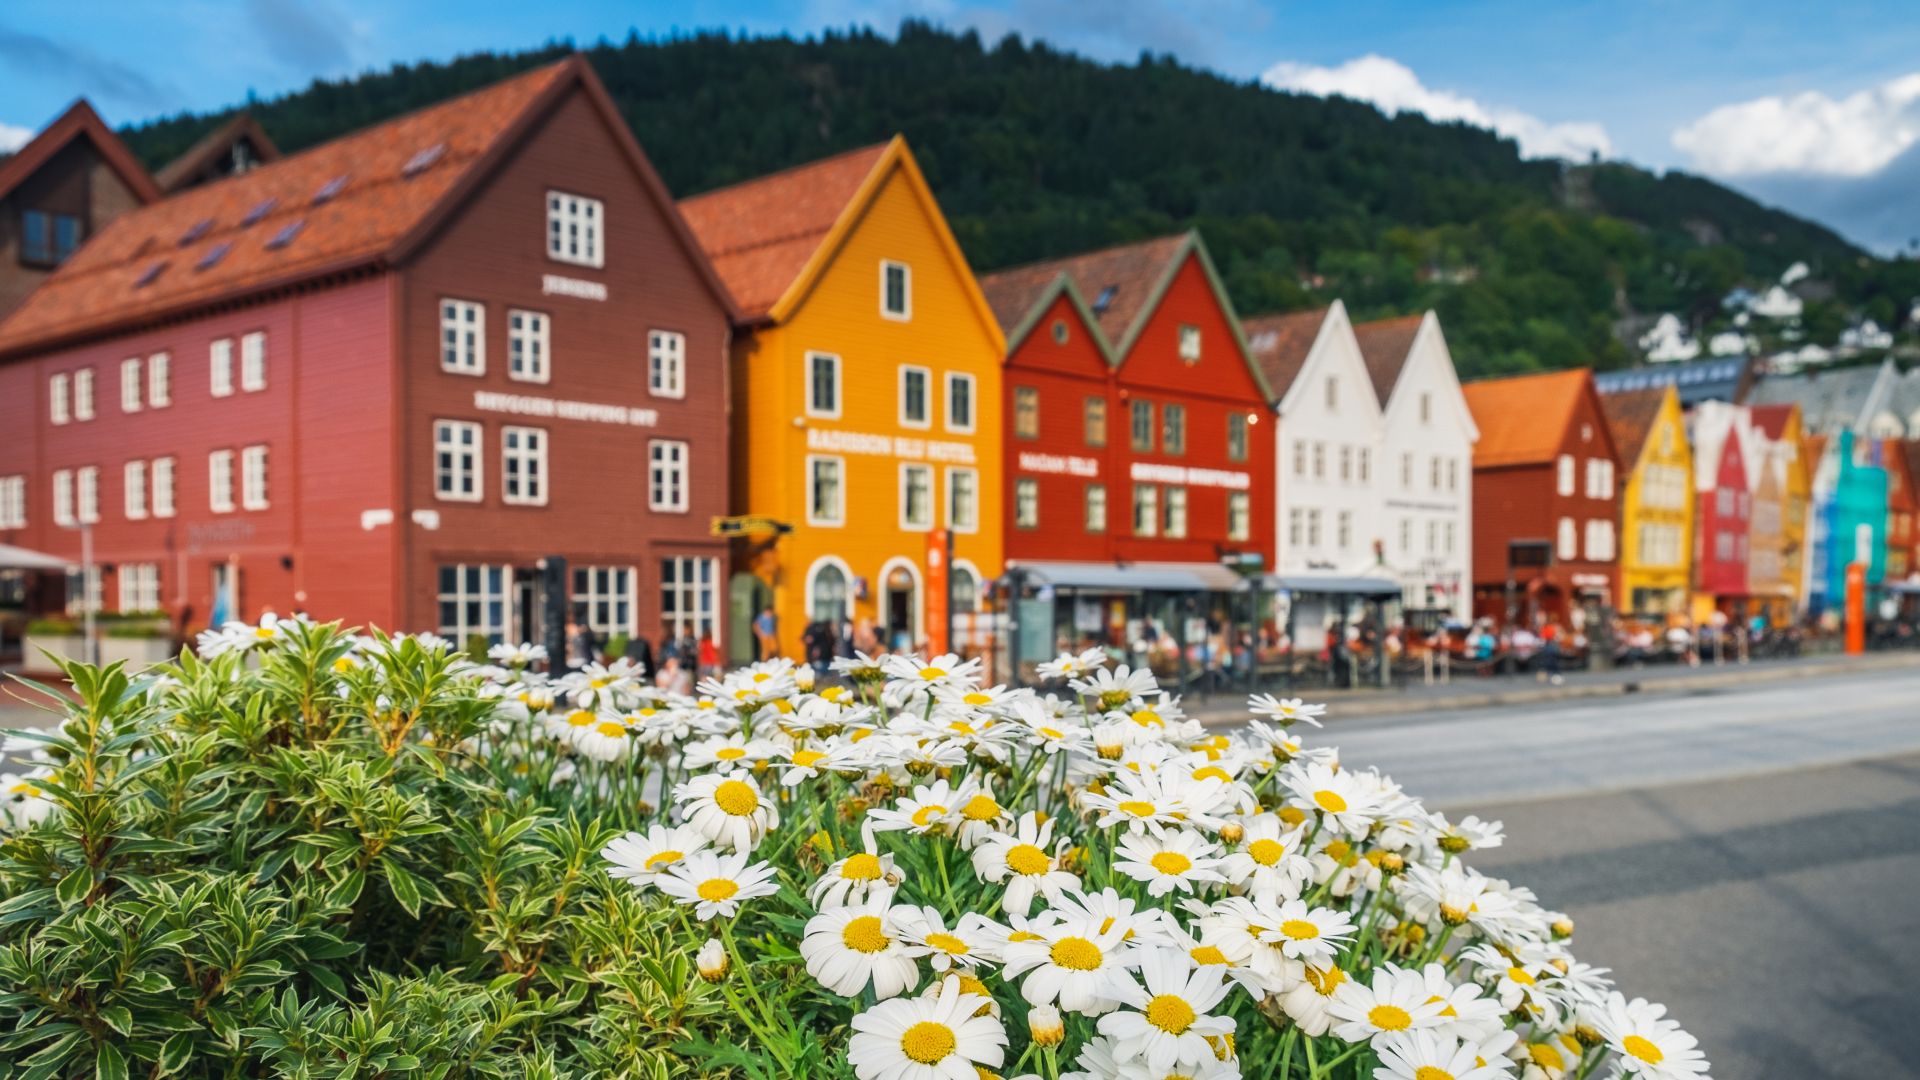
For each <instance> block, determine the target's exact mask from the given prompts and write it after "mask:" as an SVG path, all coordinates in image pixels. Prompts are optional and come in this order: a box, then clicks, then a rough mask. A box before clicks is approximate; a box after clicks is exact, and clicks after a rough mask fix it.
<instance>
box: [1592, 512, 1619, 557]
mask: <svg viewBox="0 0 1920 1080" xmlns="http://www.w3.org/2000/svg"><path fill="white" fill-rule="evenodd" d="M1612 558H1613V522H1611V521H1608V520H1607V519H1605V518H1592V519H1589V520H1588V521H1587V560H1588V561H1589V562H1606V561H1607V560H1609V559H1612Z"/></svg>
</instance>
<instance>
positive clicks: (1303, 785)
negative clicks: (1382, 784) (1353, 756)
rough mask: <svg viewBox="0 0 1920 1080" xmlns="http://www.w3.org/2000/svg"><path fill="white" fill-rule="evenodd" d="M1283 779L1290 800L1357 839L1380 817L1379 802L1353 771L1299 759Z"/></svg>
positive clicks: (1283, 774) (1334, 828) (1331, 826)
mask: <svg viewBox="0 0 1920 1080" xmlns="http://www.w3.org/2000/svg"><path fill="white" fill-rule="evenodd" d="M1280 779H1281V783H1283V784H1285V785H1286V786H1287V787H1288V788H1289V789H1290V790H1291V791H1292V792H1293V798H1292V799H1291V800H1289V801H1290V802H1291V803H1292V804H1293V805H1295V806H1298V807H1300V808H1301V809H1304V810H1306V811H1308V812H1309V813H1317V814H1320V815H1321V820H1322V821H1323V822H1325V825H1326V827H1327V828H1328V829H1331V830H1336V831H1338V832H1342V833H1345V834H1346V835H1348V836H1351V837H1354V838H1355V839H1358V838H1359V837H1363V836H1365V835H1367V832H1368V830H1370V829H1371V828H1373V823H1374V821H1375V820H1377V818H1378V817H1379V811H1380V809H1381V807H1380V805H1379V803H1378V802H1376V801H1375V799H1374V798H1373V796H1372V794H1371V792H1369V790H1368V789H1367V787H1366V786H1365V785H1363V784H1362V783H1361V782H1360V781H1358V780H1357V779H1355V778H1354V776H1353V774H1352V773H1348V772H1335V771H1334V770H1333V769H1331V768H1329V767H1328V766H1326V765H1322V764H1319V763H1318V762H1314V763H1307V764H1303V763H1299V762H1296V763H1295V764H1293V765H1290V766H1288V767H1287V770H1286V771H1285V772H1284V773H1282V774H1281V777H1280Z"/></svg>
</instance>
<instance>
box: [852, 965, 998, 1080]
mask: <svg viewBox="0 0 1920 1080" xmlns="http://www.w3.org/2000/svg"><path fill="white" fill-rule="evenodd" d="M981 1004H982V999H981V998H980V997H979V996H978V995H975V994H966V993H962V992H961V990H960V980H959V979H957V978H949V979H947V980H946V982H945V983H943V984H942V985H941V987H940V994H939V996H937V997H919V998H896V999H894V1000H891V1001H882V1002H880V1003H879V1004H877V1005H875V1006H874V1007H873V1008H871V1009H868V1010H867V1011H866V1012H863V1013H861V1014H859V1015H858V1016H855V1017H854V1018H853V1038H852V1040H851V1041H850V1043H849V1044H848V1046H847V1063H848V1064H849V1065H852V1066H853V1071H854V1075H855V1076H857V1077H859V1080H973V1078H974V1077H976V1076H977V1075H980V1074H981V1073H983V1072H984V1071H985V1070H987V1069H992V1068H998V1067H999V1066H1000V1063H1001V1061H1002V1060H1003V1059H1004V1058H1005V1056H1006V1049H1007V1032H1006V1029H1005V1028H1003V1027H1001V1026H1000V1022H999V1021H998V1020H996V1019H994V1018H993V1017H992V1016H981V1015H978V1013H979V1011H980V1006H981Z"/></svg>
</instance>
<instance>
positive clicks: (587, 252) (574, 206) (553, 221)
mask: <svg viewBox="0 0 1920 1080" xmlns="http://www.w3.org/2000/svg"><path fill="white" fill-rule="evenodd" d="M606 216H607V208H606V206H605V204H603V203H601V201H600V200H599V199H589V198H587V197H585V196H583V195H570V194H568V193H567V192H564V191H549V192H547V258H549V259H552V260H554V261H555V262H563V263H573V264H574V265H576V266H595V267H598V266H604V265H606V251H605V248H604V244H603V240H602V237H603V236H604V234H605V229H606V224H607V223H606Z"/></svg>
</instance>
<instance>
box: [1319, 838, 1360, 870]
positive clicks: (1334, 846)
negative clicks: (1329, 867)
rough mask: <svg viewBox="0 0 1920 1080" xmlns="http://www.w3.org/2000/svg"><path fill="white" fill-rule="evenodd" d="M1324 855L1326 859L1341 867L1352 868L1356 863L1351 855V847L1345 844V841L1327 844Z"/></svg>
mask: <svg viewBox="0 0 1920 1080" xmlns="http://www.w3.org/2000/svg"><path fill="white" fill-rule="evenodd" d="M1326 855H1327V858H1329V859H1332V860H1333V861H1334V862H1336V863H1339V864H1340V865H1341V866H1352V865H1353V864H1354V862H1355V861H1356V860H1355V857H1354V854H1353V845H1352V844H1349V843H1347V842H1346V841H1345V840H1335V841H1334V842H1333V843H1331V844H1328V845H1327V847H1326Z"/></svg>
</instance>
